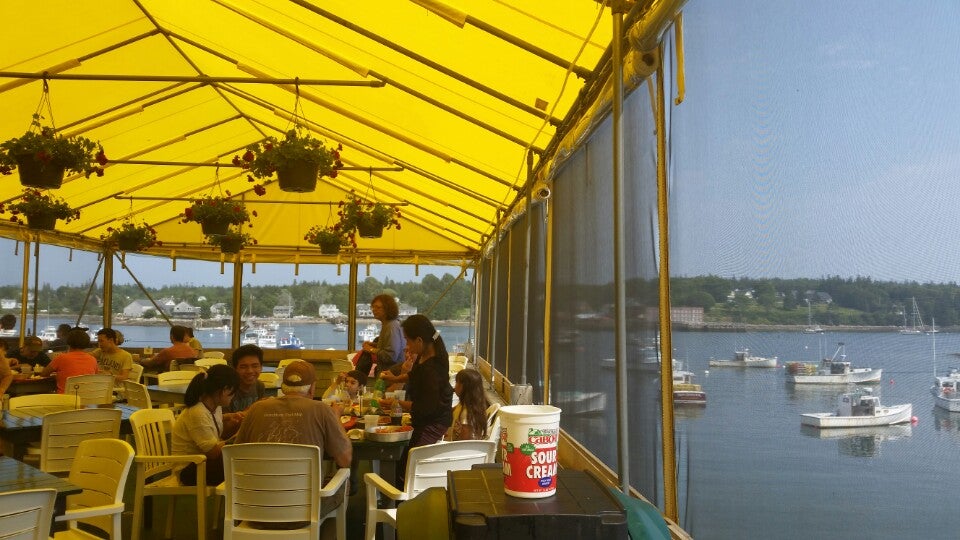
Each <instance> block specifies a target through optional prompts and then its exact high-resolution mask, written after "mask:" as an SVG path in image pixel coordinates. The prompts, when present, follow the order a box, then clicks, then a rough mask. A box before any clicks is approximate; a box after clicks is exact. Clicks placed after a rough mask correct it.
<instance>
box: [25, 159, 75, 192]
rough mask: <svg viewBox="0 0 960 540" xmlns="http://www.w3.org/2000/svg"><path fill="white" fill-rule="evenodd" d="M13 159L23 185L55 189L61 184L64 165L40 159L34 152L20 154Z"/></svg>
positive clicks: (64, 169)
mask: <svg viewBox="0 0 960 540" xmlns="http://www.w3.org/2000/svg"><path fill="white" fill-rule="evenodd" d="M15 159H16V161H17V171H19V172H20V183H21V184H23V185H24V186H27V187H33V188H39V189H56V188H58V187H60V185H61V184H63V174H64V173H65V172H66V167H63V166H62V165H57V164H56V163H52V162H50V161H40V160H39V159H37V157H36V155H35V154H20V155H19V156H16V158H15Z"/></svg>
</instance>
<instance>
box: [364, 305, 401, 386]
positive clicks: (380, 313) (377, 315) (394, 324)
mask: <svg viewBox="0 0 960 540" xmlns="http://www.w3.org/2000/svg"><path fill="white" fill-rule="evenodd" d="M370 311H372V312H373V318H374V319H376V320H378V321H380V335H379V336H377V339H375V340H374V341H364V342H363V345H362V348H363V352H365V353H369V354H370V356H371V357H372V360H373V361H374V362H376V364H377V371H378V372H380V371H383V370H385V369H389V368H390V367H391V366H393V365H394V364H396V363H397V362H399V361H401V359H402V358H403V347H404V341H403V333H402V332H401V331H400V306H399V305H397V301H396V299H394V298H393V297H392V296H390V295H389V294H379V295H377V296H375V297H374V298H373V301H372V302H370ZM361 356H363V355H361ZM357 369H358V370H360V371H364V369H366V370H367V371H365V373H367V374H368V375H369V370H370V366H368V365H361V360H358V361H357Z"/></svg>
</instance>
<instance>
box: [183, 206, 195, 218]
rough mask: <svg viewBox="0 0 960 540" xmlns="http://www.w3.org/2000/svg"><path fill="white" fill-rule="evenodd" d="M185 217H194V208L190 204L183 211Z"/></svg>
mask: <svg viewBox="0 0 960 540" xmlns="http://www.w3.org/2000/svg"><path fill="white" fill-rule="evenodd" d="M183 217H185V218H187V219H193V208H190V207H189V206H188V207H187V209H186V210H184V211H183Z"/></svg>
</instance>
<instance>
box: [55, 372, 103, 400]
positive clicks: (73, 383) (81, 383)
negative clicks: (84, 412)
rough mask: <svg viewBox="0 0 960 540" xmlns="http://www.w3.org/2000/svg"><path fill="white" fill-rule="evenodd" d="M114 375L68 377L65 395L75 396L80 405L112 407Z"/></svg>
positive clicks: (64, 390)
mask: <svg viewBox="0 0 960 540" xmlns="http://www.w3.org/2000/svg"><path fill="white" fill-rule="evenodd" d="M113 383H114V378H113V375H109V374H97V375H76V376H74V377H67V383H66V384H65V385H64V387H63V393H64V394H69V395H75V396H77V397H78V398H79V400H80V405H111V404H113Z"/></svg>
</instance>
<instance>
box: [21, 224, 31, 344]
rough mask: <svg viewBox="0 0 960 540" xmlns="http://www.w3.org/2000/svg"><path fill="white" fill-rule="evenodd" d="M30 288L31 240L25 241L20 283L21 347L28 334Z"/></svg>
mask: <svg viewBox="0 0 960 540" xmlns="http://www.w3.org/2000/svg"><path fill="white" fill-rule="evenodd" d="M29 289H30V241H29V240H24V241H23V279H22V281H21V283H20V347H23V338H24V336H26V332H25V330H26V328H27V325H26V324H25V323H26V322H27V303H28V302H29V299H28V296H29V295H28V294H27V292H28V290H29Z"/></svg>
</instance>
